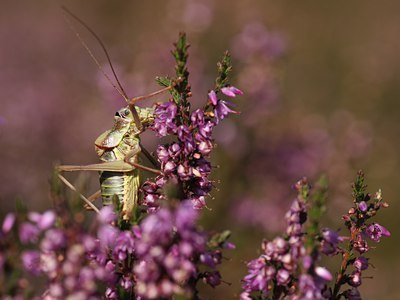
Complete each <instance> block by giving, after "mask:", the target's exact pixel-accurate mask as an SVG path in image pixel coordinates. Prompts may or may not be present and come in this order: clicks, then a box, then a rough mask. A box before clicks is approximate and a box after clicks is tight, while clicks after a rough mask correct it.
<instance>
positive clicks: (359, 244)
mask: <svg viewBox="0 0 400 300" xmlns="http://www.w3.org/2000/svg"><path fill="white" fill-rule="evenodd" d="M353 247H354V249H355V250H356V251H358V252H359V253H365V252H368V250H369V246H368V244H367V242H366V241H365V240H363V239H362V237H361V235H358V237H357V238H356V240H355V241H354V242H353Z"/></svg>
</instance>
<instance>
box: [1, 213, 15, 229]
mask: <svg viewBox="0 0 400 300" xmlns="http://www.w3.org/2000/svg"><path fill="white" fill-rule="evenodd" d="M14 223H15V214H13V213H8V214H7V215H6V217H5V218H4V221H3V225H2V227H1V229H2V231H3V233H4V234H7V233H8V232H10V230H11V229H12V228H13V226H14Z"/></svg>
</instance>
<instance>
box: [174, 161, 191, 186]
mask: <svg viewBox="0 0 400 300" xmlns="http://www.w3.org/2000/svg"><path fill="white" fill-rule="evenodd" d="M177 173H178V176H179V178H180V179H181V180H182V181H187V180H190V179H191V177H192V174H193V170H192V167H190V166H189V165H188V163H187V162H184V164H180V165H179V166H178V168H177Z"/></svg>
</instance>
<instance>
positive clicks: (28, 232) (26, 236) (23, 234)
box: [19, 222, 40, 244]
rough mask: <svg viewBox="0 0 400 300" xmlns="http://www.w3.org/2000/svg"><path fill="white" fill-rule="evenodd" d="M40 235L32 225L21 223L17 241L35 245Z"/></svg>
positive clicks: (37, 229)
mask: <svg viewBox="0 0 400 300" xmlns="http://www.w3.org/2000/svg"><path fill="white" fill-rule="evenodd" d="M39 234H40V230H39V228H37V226H36V225H33V224H32V223H28V222H25V223H22V224H21V226H20V227H19V239H20V241H21V242H22V243H23V244H27V243H36V242H37V241H38V238H39Z"/></svg>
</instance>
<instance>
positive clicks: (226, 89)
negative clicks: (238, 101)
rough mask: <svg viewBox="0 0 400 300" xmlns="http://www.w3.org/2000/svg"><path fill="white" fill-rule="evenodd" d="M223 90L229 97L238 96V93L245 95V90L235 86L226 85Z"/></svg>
mask: <svg viewBox="0 0 400 300" xmlns="http://www.w3.org/2000/svg"><path fill="white" fill-rule="evenodd" d="M221 92H222V93H223V94H225V95H227V96H228V97H236V96H238V95H243V92H242V91H241V90H239V89H238V88H236V87H234V86H226V87H223V88H222V89H221Z"/></svg>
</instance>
